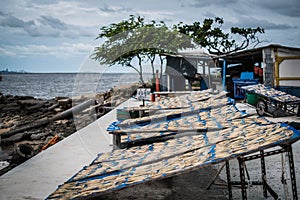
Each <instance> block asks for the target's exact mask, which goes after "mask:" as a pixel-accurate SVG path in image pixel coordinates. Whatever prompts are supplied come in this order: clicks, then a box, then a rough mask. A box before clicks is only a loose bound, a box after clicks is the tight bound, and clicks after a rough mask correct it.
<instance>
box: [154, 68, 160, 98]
mask: <svg viewBox="0 0 300 200" xmlns="http://www.w3.org/2000/svg"><path fill="white" fill-rule="evenodd" d="M155 89H156V92H159V91H160V89H159V78H158V70H156V80H155ZM157 96H158V97H159V94H158V95H157Z"/></svg>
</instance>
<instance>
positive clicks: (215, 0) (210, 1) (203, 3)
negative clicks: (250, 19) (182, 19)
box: [190, 0, 238, 8]
mask: <svg viewBox="0 0 300 200" xmlns="http://www.w3.org/2000/svg"><path fill="white" fill-rule="evenodd" d="M237 2H238V0H226V1H224V0H195V1H194V2H193V3H191V4H190V6H192V7H197V8H203V7H208V6H211V5H219V6H221V7H222V6H232V4H235V3H237Z"/></svg>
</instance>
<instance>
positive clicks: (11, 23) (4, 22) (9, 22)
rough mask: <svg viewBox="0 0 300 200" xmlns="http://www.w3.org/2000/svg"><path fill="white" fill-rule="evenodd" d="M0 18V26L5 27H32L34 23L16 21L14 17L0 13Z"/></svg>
mask: <svg viewBox="0 0 300 200" xmlns="http://www.w3.org/2000/svg"><path fill="white" fill-rule="evenodd" d="M0 16H1V17H0V25H1V26H5V27H12V28H22V27H25V26H28V25H32V24H33V23H34V22H33V21H28V22H25V21H23V20H21V19H18V18H16V17H14V16H11V15H8V14H5V13H2V12H1V13H0Z"/></svg>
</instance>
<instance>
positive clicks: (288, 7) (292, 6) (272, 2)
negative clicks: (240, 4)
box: [253, 0, 300, 17]
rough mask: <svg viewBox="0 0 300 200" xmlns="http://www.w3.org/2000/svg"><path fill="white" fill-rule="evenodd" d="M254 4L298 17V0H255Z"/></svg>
mask: <svg viewBox="0 0 300 200" xmlns="http://www.w3.org/2000/svg"><path fill="white" fill-rule="evenodd" d="M253 3H255V5H256V6H260V7H264V8H265V9H268V10H271V11H273V12H276V13H279V14H282V15H286V16H289V17H300V3H299V0H285V1H282V0H264V1H261V0H255V1H254V2H253Z"/></svg>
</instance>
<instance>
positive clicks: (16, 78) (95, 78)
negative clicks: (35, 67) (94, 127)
mask: <svg viewBox="0 0 300 200" xmlns="http://www.w3.org/2000/svg"><path fill="white" fill-rule="evenodd" d="M2 77H3V78H2V81H0V93H2V94H4V95H14V96H33V97H35V98H40V99H52V98H55V97H59V96H63V97H74V96H81V95H86V94H95V93H101V92H105V91H108V90H110V89H111V88H113V87H114V86H120V85H127V84H131V83H135V82H139V76H138V74H137V73H111V72H110V73H97V72H80V73H75V72H68V73H62V72H50V73H39V72H38V73H36V72H35V73H32V72H30V73H29V72H28V73H2ZM143 77H144V80H145V81H147V80H149V79H150V77H151V74H148V73H146V74H144V75H143Z"/></svg>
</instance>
